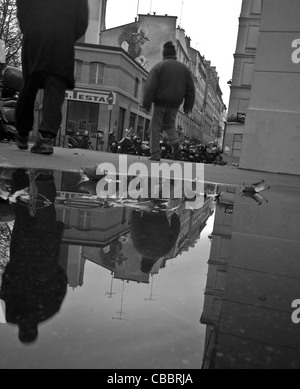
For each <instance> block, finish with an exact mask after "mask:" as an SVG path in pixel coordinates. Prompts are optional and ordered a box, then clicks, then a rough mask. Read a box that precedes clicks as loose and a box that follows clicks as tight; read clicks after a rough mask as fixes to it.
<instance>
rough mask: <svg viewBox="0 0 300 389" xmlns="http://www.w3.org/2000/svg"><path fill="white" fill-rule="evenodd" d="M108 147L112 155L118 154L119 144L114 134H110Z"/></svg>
mask: <svg viewBox="0 0 300 389" xmlns="http://www.w3.org/2000/svg"><path fill="white" fill-rule="evenodd" d="M108 146H109V151H110V152H111V153H114V154H116V153H117V152H118V142H117V139H116V136H115V133H114V132H110V133H109V134H108Z"/></svg>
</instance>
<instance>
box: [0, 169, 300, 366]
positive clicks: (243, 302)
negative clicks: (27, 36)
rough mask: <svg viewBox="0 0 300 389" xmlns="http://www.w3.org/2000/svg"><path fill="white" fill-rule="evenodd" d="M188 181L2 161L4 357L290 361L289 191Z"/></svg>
mask: <svg viewBox="0 0 300 389" xmlns="http://www.w3.org/2000/svg"><path fill="white" fill-rule="evenodd" d="M125 177H126V180H125V181H124V178H125ZM137 178H139V180H137ZM175 178H176V177H175ZM189 183H190V184H191V185H186V182H185V181H182V180H179V179H171V180H168V179H166V177H162V178H161V179H160V180H156V181H153V180H152V181H151V180H150V181H149V180H148V179H143V180H141V177H137V176H134V175H132V176H125V175H124V176H120V175H109V176H108V175H107V172H102V174H99V171H97V169H91V168H86V169H80V170H79V171H78V172H77V173H74V172H64V171H58V170H56V171H52V170H36V169H28V170H24V169H7V168H0V197H1V201H0V239H1V249H0V279H1V281H0V282H1V292H0V298H1V300H2V303H1V310H0V311H1V312H0V322H1V324H0V341H1V350H2V353H1V356H0V366H1V368H12V367H13V368H27V369H28V368H29V369H31V368H60V367H63V368H72V369H73V368H100V369H104V368H110V369H121V368H132V369H142V368H152V369H201V368H205V369H206V368H209V369H213V368H256V367H258V368H299V366H300V365H299V362H298V361H299V359H298V354H299V351H298V350H299V348H300V338H299V334H298V333H299V331H298V326H297V324H295V323H293V317H294V318H295V317H297V314H294V316H292V315H293V312H294V311H295V310H296V308H297V306H296V308H295V307H294V308H292V303H293V301H295V300H297V298H300V287H299V286H298V285H299V278H300V266H299V263H298V262H299V261H298V258H299V257H300V242H299V232H300V231H299V216H300V205H299V192H298V191H297V189H295V188H294V189H290V188H287V187H276V188H273V186H272V185H269V183H268V182H265V181H263V180H261V179H260V178H259V177H258V180H257V181H255V182H246V183H243V182H241V184H240V185H218V184H213V183H205V182H202V183H201V185H200V184H199V186H198V187H197V186H196V182H195V181H194V182H192V181H190V182H189ZM294 306H295V305H294ZM299 317H300V315H299ZM25 346H26V347H25ZM58 356H59V357H58Z"/></svg>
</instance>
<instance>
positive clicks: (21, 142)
mask: <svg viewBox="0 0 300 389" xmlns="http://www.w3.org/2000/svg"><path fill="white" fill-rule="evenodd" d="M15 143H16V145H17V146H18V147H19V149H20V150H27V149H28V135H21V134H17V135H16V136H15Z"/></svg>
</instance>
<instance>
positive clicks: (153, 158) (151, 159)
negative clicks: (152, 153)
mask: <svg viewBox="0 0 300 389" xmlns="http://www.w3.org/2000/svg"><path fill="white" fill-rule="evenodd" d="M149 161H155V162H160V158H159V157H150V158H149Z"/></svg>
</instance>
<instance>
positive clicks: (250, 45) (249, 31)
mask: <svg viewBox="0 0 300 389" xmlns="http://www.w3.org/2000/svg"><path fill="white" fill-rule="evenodd" d="M261 7H262V1H261V0H243V3H242V10H241V16H240V20H239V33H238V38H237V45H236V52H235V54H234V59H235V60H234V68H233V75H232V80H230V81H229V85H230V88H231V94H230V100H229V107H228V117H227V123H226V132H225V138H224V143H223V145H224V154H225V160H226V161H227V162H228V163H230V164H231V163H239V160H240V157H241V150H242V144H243V136H244V127H245V118H246V112H247V109H248V107H249V101H250V97H251V87H252V79H253V72H254V64H255V58H256V50H257V44H258V37H259V29H260V22H261Z"/></svg>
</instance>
